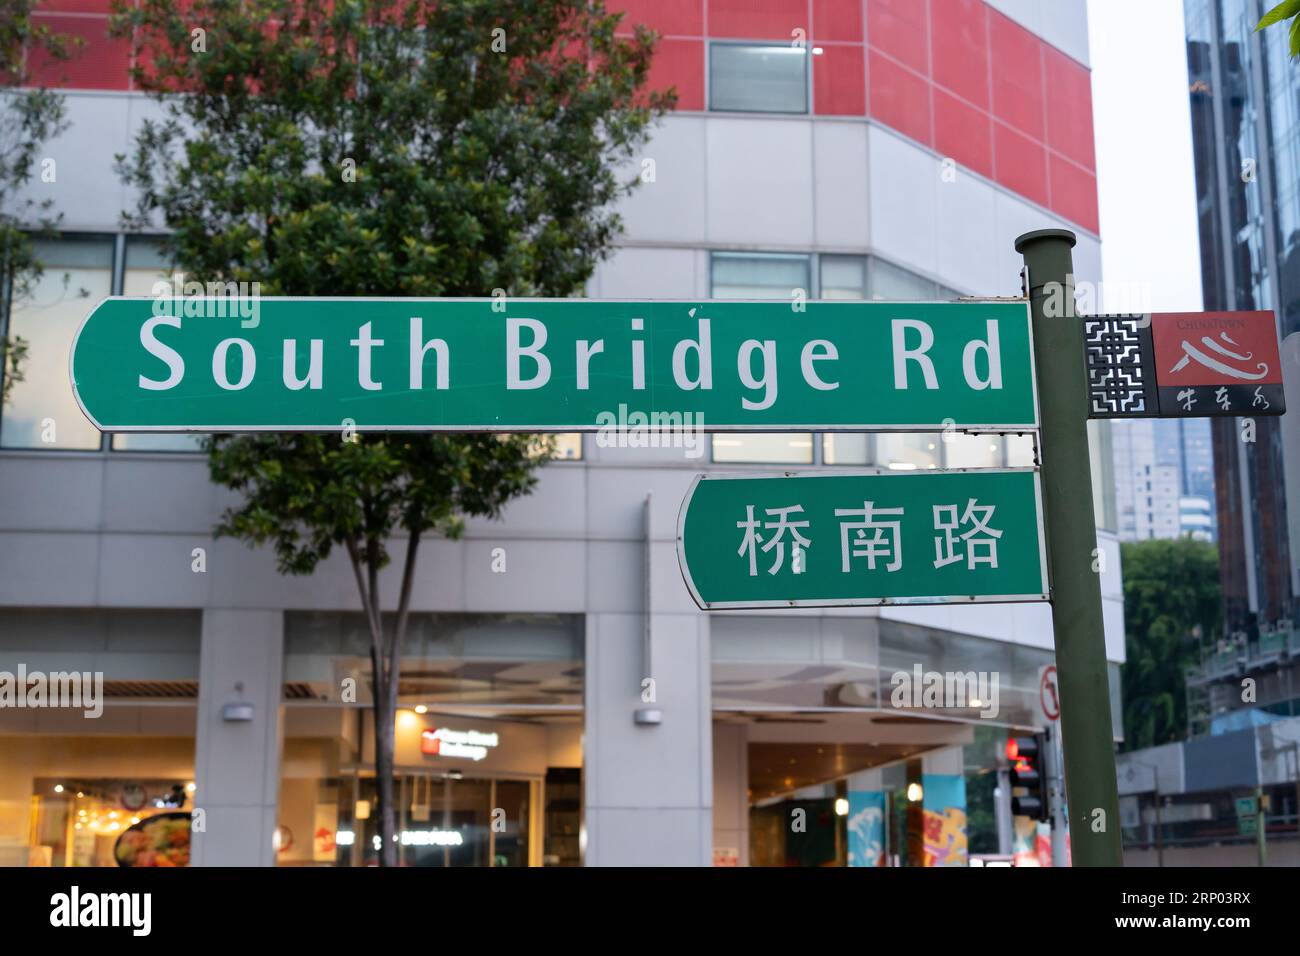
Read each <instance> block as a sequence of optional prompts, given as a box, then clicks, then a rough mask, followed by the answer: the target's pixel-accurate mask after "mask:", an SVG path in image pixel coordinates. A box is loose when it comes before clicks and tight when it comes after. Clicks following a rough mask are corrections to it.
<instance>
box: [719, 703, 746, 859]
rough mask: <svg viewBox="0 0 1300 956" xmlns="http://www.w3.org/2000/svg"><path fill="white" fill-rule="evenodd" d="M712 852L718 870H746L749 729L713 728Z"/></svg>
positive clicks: (721, 726) (733, 725) (739, 727)
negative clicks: (733, 868) (729, 868)
mask: <svg viewBox="0 0 1300 956" xmlns="http://www.w3.org/2000/svg"><path fill="white" fill-rule="evenodd" d="M713 852H714V863H715V864H716V865H719V866H733V865H734V866H749V725H748V724H720V723H715V724H714V725H713Z"/></svg>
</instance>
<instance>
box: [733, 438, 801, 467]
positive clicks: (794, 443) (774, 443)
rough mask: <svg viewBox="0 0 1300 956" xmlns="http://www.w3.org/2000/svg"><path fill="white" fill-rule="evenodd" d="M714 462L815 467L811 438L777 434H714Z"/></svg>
mask: <svg viewBox="0 0 1300 956" xmlns="http://www.w3.org/2000/svg"><path fill="white" fill-rule="evenodd" d="M713 460H714V461H735V462H744V461H753V462H772V463H778V464H787V463H789V464H796V465H798V464H803V465H809V464H812V460H813V449H812V435H810V434H808V433H807V432H776V433H774V434H770V435H714V436H713Z"/></svg>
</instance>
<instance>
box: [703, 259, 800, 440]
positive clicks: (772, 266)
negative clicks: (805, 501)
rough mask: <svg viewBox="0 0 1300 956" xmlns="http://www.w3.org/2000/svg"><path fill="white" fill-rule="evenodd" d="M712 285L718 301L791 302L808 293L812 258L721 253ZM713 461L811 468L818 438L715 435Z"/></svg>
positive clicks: (783, 434)
mask: <svg viewBox="0 0 1300 956" xmlns="http://www.w3.org/2000/svg"><path fill="white" fill-rule="evenodd" d="M711 273H712V274H711V279H712V286H713V292H712V295H713V298H715V299H785V300H787V301H788V300H789V298H790V293H791V291H792V290H794V289H805V290H806V289H808V287H809V275H810V273H809V262H808V257H807V256H791V255H743V254H738V253H726V252H715V253H714V254H713V259H712V268H711ZM713 460H714V461H722V462H728V461H729V462H744V461H754V462H771V463H778V464H810V463H811V462H812V460H813V449H812V435H810V434H807V433H805V432H778V433H776V434H771V435H714V436H713Z"/></svg>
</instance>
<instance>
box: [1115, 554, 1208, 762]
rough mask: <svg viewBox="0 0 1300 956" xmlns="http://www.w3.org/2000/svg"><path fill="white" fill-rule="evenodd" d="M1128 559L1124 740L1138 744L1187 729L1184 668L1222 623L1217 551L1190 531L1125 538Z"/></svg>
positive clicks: (1130, 746)
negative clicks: (1176, 535)
mask: <svg viewBox="0 0 1300 956" xmlns="http://www.w3.org/2000/svg"><path fill="white" fill-rule="evenodd" d="M1120 550H1121V554H1122V559H1123V563H1124V631H1125V648H1126V655H1125V656H1126V657H1127V660H1126V661H1125V663H1124V666H1123V670H1122V677H1121V683H1122V686H1123V695H1124V747H1125V749H1126V750H1137V749H1140V748H1142V747H1151V746H1154V745H1156V744H1164V743H1171V742H1173V741H1176V740H1182V739H1184V738H1185V737H1186V736H1187V699H1186V695H1185V692H1184V684H1185V677H1184V671H1185V668H1186V667H1187V666H1189V665H1191V664H1195V663H1197V662H1199V660H1200V647H1199V646H1198V644H1199V642H1198V638H1197V635H1198V634H1199V635H1201V637H1200V640H1204V641H1207V642H1213V640H1214V639H1215V637H1216V636H1217V634H1218V631H1219V620H1220V615H1221V609H1220V604H1219V556H1218V552H1217V551H1216V550H1215V548H1214V545H1212V544H1208V543H1206V542H1204V541H1194V540H1192V539H1191V538H1177V539H1173V540H1163V539H1155V540H1150V541H1139V542H1135V543H1126V544H1123V545H1121V549H1120Z"/></svg>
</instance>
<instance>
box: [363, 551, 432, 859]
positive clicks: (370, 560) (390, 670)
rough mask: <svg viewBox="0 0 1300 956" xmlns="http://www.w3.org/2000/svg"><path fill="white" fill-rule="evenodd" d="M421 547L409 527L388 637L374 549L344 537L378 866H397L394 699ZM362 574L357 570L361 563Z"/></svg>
mask: <svg viewBox="0 0 1300 956" xmlns="http://www.w3.org/2000/svg"><path fill="white" fill-rule="evenodd" d="M419 547H420V532H419V530H415V531H412V532H411V533H410V537H409V539H408V540H407V545H406V561H405V563H404V564H403V566H402V585H401V594H400V597H399V600H398V605H397V623H396V626H395V627H394V629H393V634H392V636H391V637H386V636H385V634H384V628H383V616H382V614H381V612H380V604H379V547H378V542H376V541H367V542H366V554H365V557H364V559H363V558H362V555H361V553H360V549H359V547H358V546H357V543H356V541H355V540H349V541H348V555H349V557H351V559H352V570H353V573H354V574H355V575H356V579H357V588H358V590H359V591H360V592H361V603H362V605H363V607H364V608H365V611H366V619H367V621H368V622H369V625H370V674H371V683H370V690H371V697H372V700H373V704H372V709H373V712H374V724H375V793H376V797H377V799H376V807H375V810H376V813H377V819H378V821H379V841H380V843H379V865H380V866H397V865H398V845H397V835H398V834H397V799H396V795H395V792H394V790H395V788H394V780H393V763H394V756H395V751H396V744H397V739H396V737H397V735H396V724H397V700H398V689H399V686H400V685H399V679H400V677H401V663H402V646H403V645H404V644H405V643H406V629H407V623H408V621H409V620H410V609H411V587H412V583H413V579H414V575H415V558H416V553H417V552H418V550H419ZM363 560H364V563H365V566H366V575H365V577H364V578H363V576H362V573H361V567H362V562H363Z"/></svg>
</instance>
